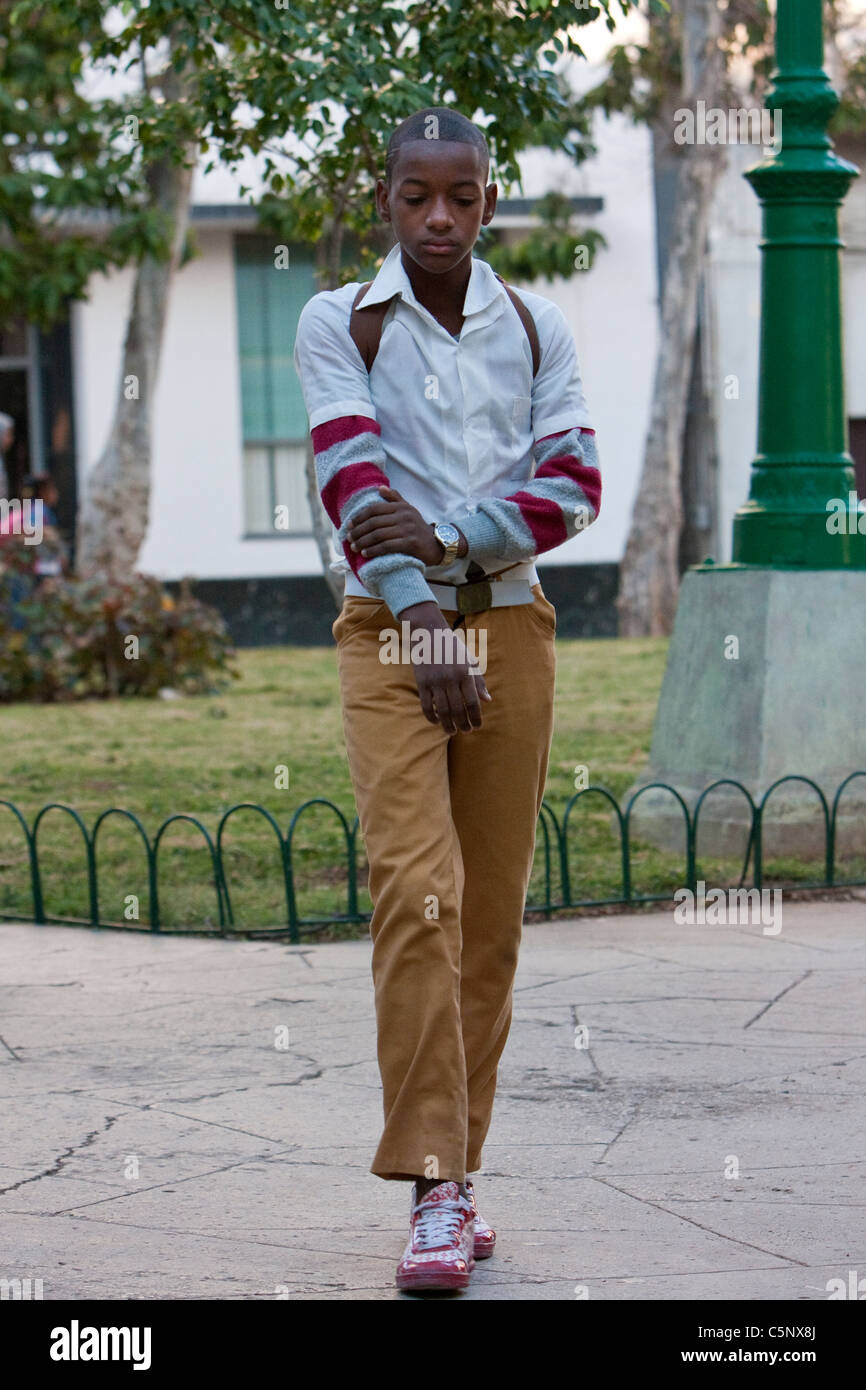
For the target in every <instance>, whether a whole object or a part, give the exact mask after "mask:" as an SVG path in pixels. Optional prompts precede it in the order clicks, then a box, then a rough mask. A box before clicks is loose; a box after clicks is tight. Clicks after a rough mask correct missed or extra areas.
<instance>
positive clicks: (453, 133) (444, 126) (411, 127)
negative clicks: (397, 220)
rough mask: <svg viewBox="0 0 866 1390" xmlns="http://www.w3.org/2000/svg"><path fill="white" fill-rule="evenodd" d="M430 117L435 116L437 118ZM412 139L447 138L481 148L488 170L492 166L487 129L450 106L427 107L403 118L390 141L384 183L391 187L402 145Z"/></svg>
mask: <svg viewBox="0 0 866 1390" xmlns="http://www.w3.org/2000/svg"><path fill="white" fill-rule="evenodd" d="M431 117H435V120H432V119H431ZM433 132H435V134H434V133H433ZM410 140H445V141H454V142H455V143H458V144H461V145H474V146H475V148H476V149H477V150H480V151H481V156H482V162H483V164H484V168H485V171H489V169H490V150H489V149H488V147H487V141H486V140H485V138H484V132H483V131H482V130H480V129H479V127H478V126H477V125H474V124H473V123H472V121H470V120H469V119H468V118H467V117H466V116H464V115H461V113H460V112H459V111H453V110H452V109H451V107H449V106H425V107H424V109H423V111H413V113H412V115H411V116H407V117H406V119H405V121H401V122H400V124H399V125H398V126H397V128H396V129H395V131H394V133H393V134H392V136H391V139H390V140H389V141H388V150H387V153H386V155H385V183H386V184H387V185H388V187H390V186H391V179H392V178H393V175H394V167H395V165H396V163H397V158H398V156H399V153H400V147H401V146H402V145H405V144H407V143H408V141H410Z"/></svg>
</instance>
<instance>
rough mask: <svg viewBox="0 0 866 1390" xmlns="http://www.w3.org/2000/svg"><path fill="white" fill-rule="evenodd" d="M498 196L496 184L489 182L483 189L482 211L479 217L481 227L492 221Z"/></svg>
mask: <svg viewBox="0 0 866 1390" xmlns="http://www.w3.org/2000/svg"><path fill="white" fill-rule="evenodd" d="M498 197H499V187H498V185H497V184H495V183H489V184H488V185H487V187H486V188H485V190H484V213H483V216H482V218H481V225H482V227H486V226H487V224H488V222H492V221H493V214H494V213H495V211H496V199H497V198H498Z"/></svg>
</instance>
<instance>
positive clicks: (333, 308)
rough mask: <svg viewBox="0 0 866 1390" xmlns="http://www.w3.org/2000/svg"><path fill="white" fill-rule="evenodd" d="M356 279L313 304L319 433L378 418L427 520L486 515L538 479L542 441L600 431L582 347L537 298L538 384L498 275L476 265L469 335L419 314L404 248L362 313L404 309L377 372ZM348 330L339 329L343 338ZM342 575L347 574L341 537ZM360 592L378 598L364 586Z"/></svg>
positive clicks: (390, 471) (393, 255)
mask: <svg viewBox="0 0 866 1390" xmlns="http://www.w3.org/2000/svg"><path fill="white" fill-rule="evenodd" d="M359 288H360V283H359V282H357V281H355V282H354V283H352V284H350V285H344V286H343V287H342V289H339V290H331V291H323V292H322V293H320V294H317V295H314V296H313V298H312V299H311V300H309V301H308V303H307V304H306V305H305V306H304V309H303V311H302V313H301V316H300V319H299V322H298V334H297V340H296V344H295V364H296V367H297V369H298V373H299V376H300V378H301V384H302V388H303V392H304V400H305V404H306V407H307V413H308V415H309V417H310V428H311V429H314V428H315V427H316V426H317V425H321V424H324V423H325V422H326V421H328V420H335V419H338V418H340V417H341V416H343V415H366V416H369V417H370V418H372V419H374V420H376V421H378V423H379V426H380V429H381V440H382V446H383V448H384V451H385V454H386V457H387V469H386V471H387V475H388V478H389V480H390V483H391V486H392V487H394V488H396V489H397V491H398V492H400V493H401V494H402V496H403V497H405V498H406V500H407V501H408V502H411V503H412V505H413V506H414V507H416V508H417V509H418V511H419V512H420V513H421V515H422V516H423V517H424V519H425V521H450V522H453V523H454V524H455V525H457V526H459V525H460V521H461V518H463V517H466V516H467V515H470V514H471V513H472V512H474V511H475V508H476V505H477V503H478V501H479V500H480V499H481V498H484V497H506V496H508V495H509V494H511V493H514V492H517V491H519V489H520V488H521V487H523V486H524V485H525V484H526V483H527V482H528V481H529V479H530V478H531V477H532V474H533V471H534V466H535V465H534V461H533V457H532V445H533V441H534V440H538V439H542V438H544V437H545V436H546V435H550V434H556V433H558V432H559V431H561V430H566V429H571V428H574V427H575V426H578V427H580V426H584V427H590V426H591V421H590V418H589V412H588V410H587V406H586V401H585V398H584V394H583V387H582V384H581V379H580V373H579V370H578V365H577V355H576V353H575V348H574V341H573V339H572V336H571V332H570V330H569V327H568V324H567V323H566V321H565V318H564V316H563V314H562V312H561V310H560V309H559V308H558V307H557V305H556V304H554V303H553V302H552V301H551V300H549V299H545V298H544V297H543V296H542V295H538V294H533V293H531V292H530V291H529V290H524V289H520V290H518V294H519V295H520V298H521V299H522V300H523V302H524V304H525V305H526V307H527V309H528V310H529V312H530V313H531V314H532V317H533V319H534V320H535V326H536V329H537V332H538V339H539V346H540V348H541V360H540V364H539V370H538V374H537V376H536V378H535V381H534V382H533V378H532V352H531V349H530V346H529V339H528V337H527V335H526V331H525V329H524V327H523V324H522V323H521V321H520V318H519V316H518V314H517V311H516V309H515V308H514V306H513V304H512V303H511V301H510V299H509V297H508V295H507V294H506V292H505V289H504V287H503V285H502V284H501V282H500V281H499V280H497V278H496V276H495V275H494V273H493V271H492V270H491V268H490V266H489V265H487V263H486V262H485V261H482V260H479V259H477V258H476V257H473V258H472V269H471V273H470V277H469V284H468V286H467V289H466V297H465V300H464V304H463V315H464V323H463V326H462V328H461V331H460V335H459V337H458V338H455V337H453V336H452V335H451V334H450V333H449V332H448V330H447V329H446V328H444V327H443V326H442V324H441V323H439V322H438V320H437V319H435V318H434V317H433V315H432V314H431V313H430V311H429V309H425V307H424V306H423V304H419V302H418V300H417V299H416V298H415V294H414V292H413V290H412V285H411V282H410V280H409V276H408V275H407V274H406V271H405V270H404V268H403V264H402V260H401V247H400V246H399V245H397V246H395V247H394V248H393V249H392V250H391V251H390V252H389V253H388V255H387V256H386V258H385V260H384V262H383V264H382V267H381V269H380V270H379V273H378V275H377V276H376V278H375V279H374V281H373V283H372V285H371V287H370V289H369V290H368V291H367V293H366V295H365V296H364V299H363V301H362V303H363V304H365V305H368V304H376V303H380V302H382V301H384V300H388V299H390V298H391V296H392V295H395V294H396V295H397V296H398V297H397V298H396V299H394V300H392V303H391V305H390V306H389V308H388V311H387V313H386V315H385V319H384V323H383V326H382V336H381V340H380V344H379V350H378V352H377V354H376V359H375V361H374V363H373V367H372V370H371V371H370V372H369V373H368V372H367V369H366V367H365V365H364V363H363V361H362V359H361V355H360V353H359V352H358V349H357V348H356V347H355V344H354V342H353V341H352V339H351V337H350V335H349V319H350V316H351V310H352V303H353V301H354V299H355V295H356V294H357V292H358V289H359ZM335 330H336V331H335ZM332 546H333V550H334V555H335V557H336V558H335V559H334V561H333V563H332V565H331V568H332V569H335V570H340V571H347V590H348V581H349V580H350V579H351V580H354V576H353V575H352V574H351V570H350V568H349V565H348V563H347V561H346V560H345V557H344V556H343V551H342V545H341V544H340V542H339V538H338V535H337V530H336V528H335V527H334V528H332ZM465 567H466V561H464V560H457V561H455V562H454V564H453V565H451V566H440V567H438V568H433V567H428V568H427V570H426V571H425V573H426V574H427V576H428V578H429V579H430V580H431V581H438V582H440V583H448V582H449V581H450V582H452V583H453V582H454V580H455V579H456V578H462V576H463V573H464V571H465ZM352 587H353V589H354V591H356V592H360V593H365V592H367V591H366V590H365V589H364V588H363V586H362V585H360V582H359V581H354V583H353V585H352Z"/></svg>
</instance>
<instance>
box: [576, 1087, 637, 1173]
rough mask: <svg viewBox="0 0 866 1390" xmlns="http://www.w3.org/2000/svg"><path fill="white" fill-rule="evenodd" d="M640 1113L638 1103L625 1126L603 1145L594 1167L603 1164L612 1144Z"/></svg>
mask: <svg viewBox="0 0 866 1390" xmlns="http://www.w3.org/2000/svg"><path fill="white" fill-rule="evenodd" d="M640 1112H641V1105H640V1101H638V1103H637V1105H636V1106H635V1108H634V1110H633V1111H632V1113H631V1114H630V1115H629V1117H628V1119H627V1120H626V1122H625V1124H624V1125H623V1127H622V1129H621V1130H619V1132H618V1133H617V1134H615V1135H614V1136H613V1138H612V1139H611V1140H610V1142H609V1143H607V1144H606V1145H605V1148H604V1153H603V1154H602V1155H601V1156H600V1157H599V1158H597V1159H595V1160H594V1162H595V1164H596V1165H598V1164H599V1163H604V1160H605V1159H606V1158H607V1156H608V1154H609V1153H610V1151H611V1149H612V1148H613V1146H614V1144H615V1143H616V1141H617V1139H620V1138H622V1136H623V1134H625V1132H626V1130H627V1129H628V1127H629V1125H630V1124H633V1123H634V1121H635V1120H636V1119H637V1117H638V1116H639V1114H640ZM583 1176H584V1177H592V1174H591V1173H585V1174H584V1175H583Z"/></svg>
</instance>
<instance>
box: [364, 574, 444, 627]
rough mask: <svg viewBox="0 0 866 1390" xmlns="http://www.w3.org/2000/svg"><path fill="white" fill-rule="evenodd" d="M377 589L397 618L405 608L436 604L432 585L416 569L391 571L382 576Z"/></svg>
mask: <svg viewBox="0 0 866 1390" xmlns="http://www.w3.org/2000/svg"><path fill="white" fill-rule="evenodd" d="M362 583H363V580H362ZM377 587H378V589H379V593H380V594H381V596H382V598H383V599H384V601H385V603H386V604H387V605H388V607H389V608H390V610H391V612H392V613H393V614H394V617H395V618H398V617H399V616H400V614H401V612H402V611H403V609H404V608H410V607H411V606H412V605H413V604H415V603H435V602H436V599H435V598H434V597H433V590H432V589H431V588H430V585H429V584H428V583H427V581H426V579H425V578H424V576H423V574H422V573H421V571H420V570H419V569H415V568H414V567H412V568H408V567H407V568H406V569H399V570H390V571H389V573H388V574H383V575H380V576H379V582H378V585H377Z"/></svg>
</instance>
